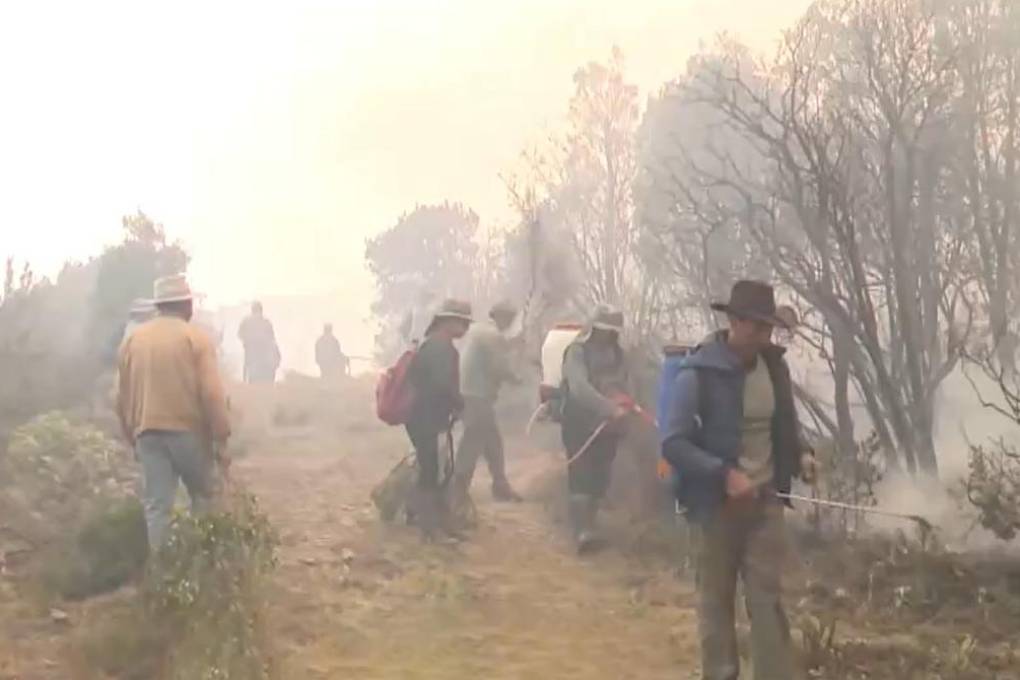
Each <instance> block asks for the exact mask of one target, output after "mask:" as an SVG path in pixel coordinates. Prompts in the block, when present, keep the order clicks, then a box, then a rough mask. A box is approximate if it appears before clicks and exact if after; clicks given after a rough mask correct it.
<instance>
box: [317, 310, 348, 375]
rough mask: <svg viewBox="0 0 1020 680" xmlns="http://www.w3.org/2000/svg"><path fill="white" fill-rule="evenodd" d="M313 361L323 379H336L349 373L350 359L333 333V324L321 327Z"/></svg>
mask: <svg viewBox="0 0 1020 680" xmlns="http://www.w3.org/2000/svg"><path fill="white" fill-rule="evenodd" d="M315 363H317V364H318V365H319V373H320V374H321V375H322V379H323V380H336V379H337V378H339V377H340V376H347V375H350V374H351V360H350V359H349V358H348V357H347V355H346V354H344V351H343V349H341V348H340V341H339V340H337V339H336V336H335V335H333V324H331V323H328V324H326V325H325V327H324V328H323V329H322V336H321V337H320V338H319V340H318V342H316V343H315Z"/></svg>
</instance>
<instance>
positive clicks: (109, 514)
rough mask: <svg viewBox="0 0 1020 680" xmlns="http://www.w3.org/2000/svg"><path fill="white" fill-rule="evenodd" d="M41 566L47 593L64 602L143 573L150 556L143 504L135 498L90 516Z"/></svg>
mask: <svg viewBox="0 0 1020 680" xmlns="http://www.w3.org/2000/svg"><path fill="white" fill-rule="evenodd" d="M52 553H53V554H52V556H51V557H50V559H49V560H47V562H46V564H45V566H44V568H43V575H42V577H43V582H44V584H45V585H46V586H47V590H49V591H50V592H54V593H56V594H58V595H60V596H61V597H64V598H68V599H81V598H85V597H91V596H93V595H99V594H101V593H105V592H109V591H111V590H114V589H116V588H119V587H120V586H122V585H124V584H126V583H128V582H129V581H131V580H132V579H134V578H135V577H137V576H139V575H140V574H141V573H142V570H143V569H144V567H145V561H146V558H147V557H148V554H149V544H148V535H147V532H146V528H145V514H144V512H143V510H142V504H141V503H140V502H139V501H138V500H137V499H135V498H126V499H123V500H119V501H114V502H112V503H111V504H110V505H109V506H107V507H104V508H101V509H99V510H97V511H95V512H93V513H92V514H91V515H90V516H89V517H88V518H87V519H86V520H85V523H84V524H83V525H82V528H81V530H80V531H79V532H78V533H77V535H76V536H74V538H73V539H72V540H69V541H67V542H64V543H62V544H61V545H59V546H58V547H57V548H56V550H53V551H52Z"/></svg>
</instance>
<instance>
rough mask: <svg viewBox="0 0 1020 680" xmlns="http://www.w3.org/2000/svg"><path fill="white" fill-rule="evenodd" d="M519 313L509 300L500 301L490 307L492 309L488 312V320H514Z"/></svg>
mask: <svg viewBox="0 0 1020 680" xmlns="http://www.w3.org/2000/svg"><path fill="white" fill-rule="evenodd" d="M519 313H520V310H518V309H517V305H515V304H514V303H512V302H510V301H509V300H500V301H499V302H497V303H496V304H494V305H493V306H492V309H490V310H489V318H490V319H497V318H499V317H506V318H509V319H514V318H516V317H517V315H518V314H519Z"/></svg>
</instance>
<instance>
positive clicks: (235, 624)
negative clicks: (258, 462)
mask: <svg viewBox="0 0 1020 680" xmlns="http://www.w3.org/2000/svg"><path fill="white" fill-rule="evenodd" d="M277 545H278V541H277V537H276V533H275V532H274V531H273V528H272V527H271V525H270V524H269V521H268V519H267V518H266V516H265V515H264V514H263V513H262V512H261V511H260V510H259V507H258V504H257V502H256V500H255V498H254V497H253V496H250V495H247V494H243V493H236V494H234V495H232V496H231V497H229V498H228V499H226V502H225V503H224V505H223V507H221V508H219V509H217V510H215V511H213V512H210V513H207V514H201V515H191V514H180V515H178V516H176V517H175V518H174V521H173V523H172V524H171V527H170V531H169V536H168V538H167V542H166V544H165V545H163V547H161V548H160V549H159V550H158V551H157V552H156V553H155V554H154V555H152V557H151V559H150V560H149V563H148V567H147V569H146V570H145V574H144V577H143V579H142V582H141V586H140V592H139V597H137V598H134V599H132V600H131V601H130V602H128V603H127V604H126V606H125V607H124V608H123V611H122V612H120V613H119V615H118V616H117V617H116V620H115V621H112V622H110V623H109V624H108V625H106V626H105V627H103V628H100V629H99V630H96V631H88V632H87V633H86V634H85V638H84V639H83V640H82V641H81V644H80V650H79V651H80V652H81V654H82V657H83V659H82V665H83V666H84V667H85V668H87V669H88V672H89V673H92V675H86V676H85V677H104V678H105V677H116V678H119V679H121V680H143V679H144V680H157V679H158V680H271V679H272V678H273V677H275V676H274V669H273V664H272V657H271V654H270V652H269V651H268V650H269V645H268V641H267V639H266V637H265V635H264V633H263V624H262V606H263V602H262V595H261V587H262V581H263V578H264V577H265V576H266V575H267V574H268V573H269V571H270V570H272V569H273V568H274V567H275V565H276V549H277ZM99 673H101V674H102V676H100V675H98V674H99Z"/></svg>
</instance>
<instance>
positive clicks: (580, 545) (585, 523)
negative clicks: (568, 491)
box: [577, 496, 604, 555]
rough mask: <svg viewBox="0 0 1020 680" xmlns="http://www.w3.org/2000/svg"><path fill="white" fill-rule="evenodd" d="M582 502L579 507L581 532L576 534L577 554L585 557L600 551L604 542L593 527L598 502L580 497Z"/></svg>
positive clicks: (587, 497)
mask: <svg viewBox="0 0 1020 680" xmlns="http://www.w3.org/2000/svg"><path fill="white" fill-rule="evenodd" d="M582 498H583V499H584V502H583V503H581V504H580V505H579V508H578V510H579V512H580V515H581V522H580V526H581V530H580V531H578V533H577V554H579V555H586V554H590V553H593V552H597V551H598V550H600V549H601V548H602V547H603V545H604V541H603V539H602V536H601V535H600V534H599V532H598V529H597V528H596V525H595V518H596V516H597V515H598V510H599V501H598V499H597V498H593V497H592V496H582Z"/></svg>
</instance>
